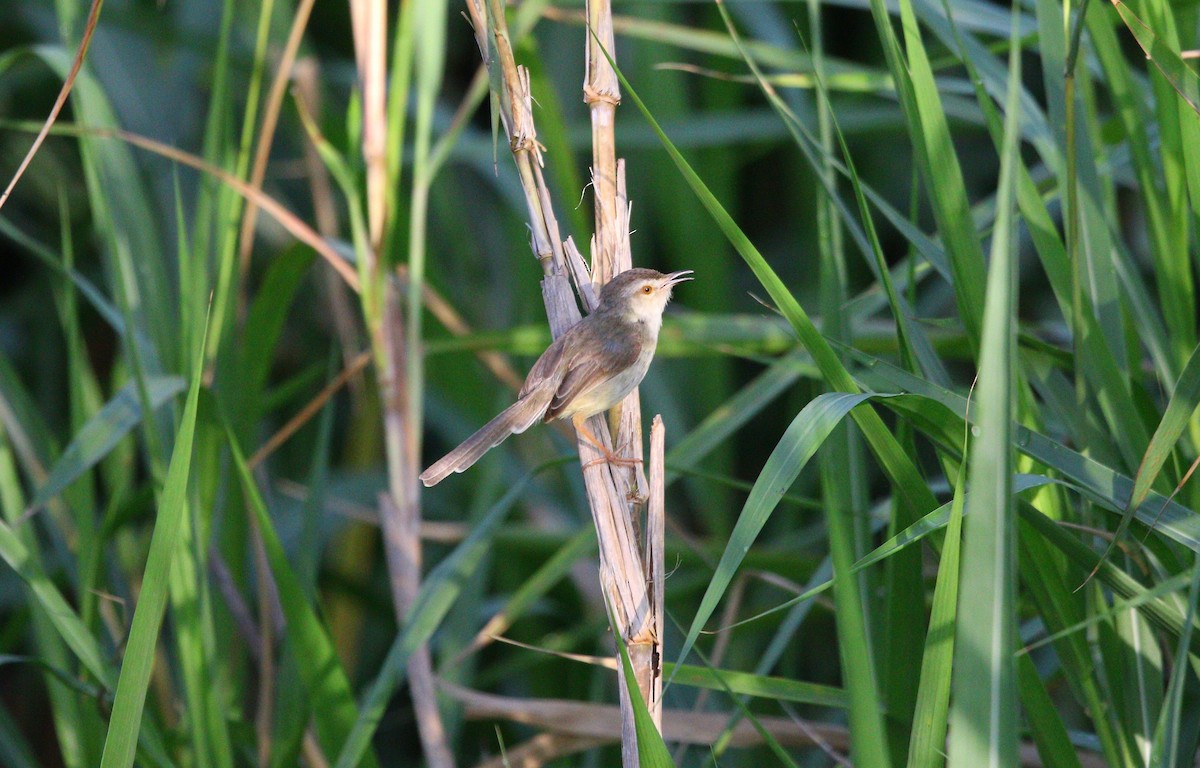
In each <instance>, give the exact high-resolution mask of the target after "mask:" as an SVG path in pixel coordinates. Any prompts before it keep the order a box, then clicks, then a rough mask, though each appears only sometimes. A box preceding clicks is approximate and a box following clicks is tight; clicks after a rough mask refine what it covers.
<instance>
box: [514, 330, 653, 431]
mask: <svg viewBox="0 0 1200 768" xmlns="http://www.w3.org/2000/svg"><path fill="white" fill-rule="evenodd" d="M570 334H575V335H576V337H577V338H576V339H573V340H572V341H571V342H569V343H564V345H563V348H564V350H567V349H570V350H572V351H571V352H570V354H571V359H570V360H566V361H564V362H565V363H566V365H565V366H562V367H563V368H565V369H566V373H565V375H564V376H563V378H562V381H561V382H559V384H558V388H557V390H556V391H555V392H554V397H553V398H551V400H550V405H549V407H548V408H546V415H545V416H544V417H543V418H544V419H545V420H546V421H550V420H551V419H556V418H559V416H561V415H562V413H563V411H564V410H568V409H569V407H570V405H571V403H572V401H574V399H575V398H576V397H578V396H580V395H582V394H584V393H586V392H587V391H588V390H590V389H591V388H592V387H595V386H596V385H598V384H600V383H602V382H604V381H607V380H608V379H609V378H611V377H612V376H613V375H614V374H616V373H619V372H620V371H623V370H625V369H626V368H628V367H629V366H631V365H633V364H634V362H636V361H637V359H638V355H640V354H641V351H642V343H643V342H642V340H641V339H640V338H639V334H636V333H630V332H629V329H625V328H621V329H611V328H606V327H605V326H604V324H603V323H580V324H579V325H577V326H575V327H574V328H572V329H571V330H570V331H567V333H566V334H564V335H563V336H562V338H560V339H559V341H564V340H565V339H566V338H567V336H568V335H570ZM556 343H557V342H556ZM547 352H549V350H547ZM538 362H541V361H540V360H539V361H538ZM535 368H536V366H535ZM531 373H532V372H531Z"/></svg>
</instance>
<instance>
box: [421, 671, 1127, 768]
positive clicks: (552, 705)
mask: <svg viewBox="0 0 1200 768" xmlns="http://www.w3.org/2000/svg"><path fill="white" fill-rule="evenodd" d="M438 687H439V688H440V689H441V690H442V692H443V693H445V694H446V695H448V696H449V697H450V698H452V699H454V700H456V701H458V702H459V703H461V704H462V705H463V708H464V710H465V714H466V717H467V719H468V720H508V721H510V722H514V723H521V724H524V725H528V726H532V727H534V728H538V729H539V730H543V731H546V732H547V733H552V734H558V735H560V736H571V737H574V738H580V739H595V740H597V741H599V742H602V743H612V742H613V741H615V740H616V738H617V737H616V734H617V731H618V730H619V728H620V723H619V719H620V717H621V714H620V712H619V711H618V710H617V708H616V707H614V706H611V705H608V704H592V703H589V702H581V701H566V700H562V699H529V698H521V697H516V696H498V695H496V694H492V693H483V692H481V691H475V690H472V689H470V688H464V687H461V686H458V685H453V684H451V683H447V682H446V681H444V680H443V681H439V683H438ZM755 719H756V720H757V723H751V722H749V721H748V720H742V721H741V722H739V723H738V724H737V725H736V726H735V727H734V729H733V733H732V735H731V738H730V739H729V742H728V746H730V747H733V748H745V747H758V746H762V745H763V744H764V743H765V739H764V738H763V733H762V732H763V731H765V732H767V733H769V734H771V737H772V738H773V739H775V741H777V742H778V743H779V744H780V746H783V747H811V748H818V749H834V750H837V751H839V752H843V753H844V752H847V751H849V749H850V732H849V729H847V728H846V727H845V726H844V725H834V724H831V723H818V722H813V721H808V720H799V719H798V718H790V717H778V716H766V715H758V716H756V718H755ZM728 725H729V715H728V714H727V713H724V712H692V711H688V710H677V709H669V710H666V711H665V712H664V713H663V737H664V738H665V739H666V740H667V741H678V742H681V743H685V744H697V745H704V746H707V745H711V744H712V743H713V742H715V741H716V740H717V739H718V738H720V737H721V735H722V734H723V733H724V732H725V729H726V728H727V727H728ZM760 728H761V731H760V730H759V729H760ZM1075 754H1076V756H1077V757H1078V758H1079V765H1080V766H1081V768H1104V766H1105V762H1104V759H1103V757H1102V756H1101V755H1098V754H1096V753H1095V752H1091V751H1087V750H1083V749H1079V750H1076V752H1075ZM1019 764H1020V765H1021V766H1022V768H1041V766H1043V765H1044V763H1043V762H1042V759H1041V756H1040V755H1039V754H1038V751H1037V745H1036V744H1034V743H1033V742H1032V741H1022V742H1021V745H1020V758H1019Z"/></svg>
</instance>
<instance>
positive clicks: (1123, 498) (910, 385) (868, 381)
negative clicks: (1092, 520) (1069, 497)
mask: <svg viewBox="0 0 1200 768" xmlns="http://www.w3.org/2000/svg"><path fill="white" fill-rule="evenodd" d="M843 351H844V353H845V354H846V355H847V356H848V357H850V358H852V359H855V360H859V361H861V362H862V363H863V364H864V365H865V366H866V368H864V369H863V370H861V371H858V372H857V373H856V374H855V375H856V376H857V377H858V378H859V379H860V380H861V381H862V383H863V385H864V386H869V387H876V388H879V389H883V390H903V391H905V392H909V393H911V394H912V395H919V396H920V398H891V399H889V400H887V401H886V402H887V403H889V404H892V405H893V408H894V410H897V411H900V412H902V413H905V414H906V415H907V416H912V415H913V413H911V412H909V411H908V410H907V409H908V407H909V405H910V404H911V403H913V402H919V400H920V399H927V400H931V401H934V402H937V403H940V404H941V405H943V406H945V407H946V409H947V410H948V411H949V412H948V413H947V412H945V411H941V410H940V409H938V411H936V412H935V411H933V410H927V411H924V412H922V413H921V419H919V420H917V421H918V428H920V429H922V430H923V431H926V432H929V431H930V430H931V429H937V430H940V431H941V432H954V433H955V434H957V433H958V432H959V431H961V429H962V424H961V421H959V420H961V419H963V418H964V417H966V416H967V400H966V398H965V397H963V396H961V395H959V394H957V393H955V392H951V391H950V390H948V389H945V388H943V387H939V386H937V385H936V384H933V383H931V382H929V381H926V380H925V379H922V378H920V377H919V376H914V375H912V374H911V373H909V372H907V371H904V370H902V369H900V368H897V367H896V366H893V365H891V364H890V363H888V362H887V361H885V360H880V359H879V358H876V357H871V356H870V355H865V354H863V353H861V352H859V351H857V350H852V349H850V348H848V347H845V348H843ZM971 416H972V421H974V418H973V417H974V412H973V413H972V414H971ZM927 419H932V420H933V421H932V422H930V421H926V420H927ZM1014 429H1015V433H1014V434H1015V436H1016V440H1015V442H1016V446H1017V450H1019V451H1020V452H1021V453H1023V454H1025V455H1026V456H1029V457H1030V458H1033V459H1036V460H1037V461H1039V462H1041V463H1042V464H1044V465H1046V466H1047V467H1050V468H1051V469H1054V470H1056V471H1058V472H1060V473H1061V474H1062V475H1063V476H1064V477H1066V478H1067V479H1069V480H1070V481H1071V483H1072V484H1073V486H1074V488H1075V490H1077V491H1079V492H1081V493H1083V494H1084V495H1085V496H1087V498H1089V499H1090V500H1092V501H1093V502H1095V503H1096V504H1098V505H1099V506H1101V507H1102V508H1104V509H1107V510H1108V511H1109V512H1116V513H1118V514H1120V513H1121V511H1122V510H1124V509H1125V506H1126V504H1127V502H1128V500H1129V498H1130V495H1131V494H1132V492H1133V480H1132V479H1130V478H1129V477H1127V476H1126V475H1122V474H1121V473H1119V472H1116V471H1114V470H1113V469H1112V468H1110V467H1108V466H1106V465H1104V464H1101V463H1100V462H1098V461H1095V460H1094V459H1091V458H1088V457H1087V456H1084V455H1083V454H1081V453H1079V452H1077V451H1074V450H1072V449H1070V448H1068V447H1067V446H1065V445H1063V444H1062V443H1059V442H1058V441H1056V440H1052V439H1051V438H1049V437H1046V436H1045V435H1042V434H1039V433H1037V432H1034V431H1033V430H1031V429H1027V428H1025V427H1022V426H1019V425H1015V426H1014ZM1134 517H1136V518H1137V519H1138V521H1139V522H1141V523H1143V524H1145V525H1146V526H1147V527H1149V528H1152V529H1153V530H1155V531H1157V532H1159V533H1161V534H1163V535H1165V536H1167V537H1168V538H1170V539H1173V540H1175V541H1177V542H1179V543H1180V544H1183V545H1184V546H1185V547H1187V548H1188V549H1190V550H1192V551H1193V552H1200V515H1198V514H1197V513H1196V512H1195V511H1193V510H1191V509H1188V508H1187V507H1185V506H1183V505H1182V504H1179V503H1178V502H1176V501H1174V500H1173V499H1169V498H1167V497H1165V496H1162V495H1159V494H1157V493H1154V492H1153V491H1151V492H1150V493H1149V494H1147V496H1146V501H1144V502H1143V503H1142V505H1141V506H1139V507H1138V508H1137V509H1136V511H1135V512H1134ZM1090 562H1091V564H1092V565H1094V564H1095V560H1092V561H1090ZM1089 567H1090V566H1089Z"/></svg>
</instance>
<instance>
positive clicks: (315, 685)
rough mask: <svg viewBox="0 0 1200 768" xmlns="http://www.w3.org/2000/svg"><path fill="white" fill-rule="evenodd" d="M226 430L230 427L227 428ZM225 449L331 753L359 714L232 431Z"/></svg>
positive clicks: (365, 761) (370, 760)
mask: <svg viewBox="0 0 1200 768" xmlns="http://www.w3.org/2000/svg"><path fill="white" fill-rule="evenodd" d="M227 429H229V428H228V427H227ZM228 439H229V448H230V453H231V455H232V458H233V462H234V466H235V468H236V470H237V473H238V477H239V479H240V480H241V484H242V493H243V494H244V495H245V497H246V502H247V504H249V506H250V512H251V513H252V514H253V515H254V516H255V517H256V518H257V520H258V530H259V533H260V534H261V536H262V544H263V549H264V550H265V552H266V555H267V562H268V564H269V565H270V567H271V575H272V576H273V577H274V578H275V586H276V588H277V589H278V590H279V603H280V607H281V608H282V610H283V615H284V618H285V620H286V621H287V627H288V643H287V648H288V649H289V650H290V651H292V652H293V653H294V655H295V665H296V669H297V671H298V672H299V673H300V681H301V683H302V684H303V685H304V687H305V688H306V689H307V692H308V695H309V700H310V703H311V705H312V708H313V724H314V728H315V731H316V734H317V741H318V742H319V743H320V745H321V748H322V749H323V750H324V751H325V753H326V754H336V753H337V752H338V750H340V749H341V748H342V746H343V745H344V744H345V743H346V741H347V739H348V738H349V733H350V729H351V726H352V724H353V722H354V719H355V717H356V716H357V713H358V708H357V706H356V705H355V703H354V694H353V692H352V690H351V688H350V681H349V679H348V678H347V677H346V671H345V670H344V669H343V668H342V664H341V661H340V660H339V659H338V656H337V653H336V651H335V650H334V647H333V643H332V642H330V639H329V635H328V634H327V632H326V630H325V628H324V627H323V626H322V624H321V620H320V619H319V618H318V617H317V613H316V611H315V610H313V607H312V605H310V604H309V601H308V597H307V594H306V592H305V590H304V585H303V584H302V583H301V582H300V580H299V579H298V578H297V577H296V574H295V572H294V571H293V570H292V568H291V566H290V565H289V564H288V561H287V555H286V554H285V553H284V550H283V544H282V543H281V542H280V540H279V534H278V533H276V531H275V526H274V524H273V523H272V522H271V517H270V515H269V514H267V507H266V504H265V503H263V500H262V496H261V494H260V493H259V492H258V486H257V485H256V484H255V482H254V478H253V477H251V476H250V470H249V468H248V467H247V466H246V459H245V457H244V456H243V455H242V451H241V449H240V448H239V447H238V445H237V442H236V438H235V437H234V435H233V433H232V431H229V432H228ZM353 765H357V766H375V765H377V763H376V761H375V758H374V755H372V754H365V750H364V754H360V756H359V760H357V761H355V762H354V763H353Z"/></svg>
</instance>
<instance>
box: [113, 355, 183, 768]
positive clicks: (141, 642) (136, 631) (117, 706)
mask: <svg viewBox="0 0 1200 768" xmlns="http://www.w3.org/2000/svg"><path fill="white" fill-rule="evenodd" d="M199 351H200V354H203V349H202V348H201V349H200V350H199ZM202 373H203V366H202V365H201V364H200V356H199V355H198V356H197V358H196V361H195V363H194V365H193V368H192V380H191V383H190V385H189V388H188V396H187V405H186V406H185V408H184V412H183V418H182V420H181V421H180V423H179V432H178V434H177V435H176V439H175V447H174V449H173V450H172V452H171V462H170V464H169V465H168V467H167V474H166V478H165V480H164V483H163V490H162V496H161V499H160V502H159V504H158V514H157V516H156V518H155V523H154V533H153V535H152V537H151V539H150V552H149V555H148V556H147V559H146V570H145V573H144V575H143V578H142V592H141V595H140V596H139V598H138V602H137V607H136V608H135V609H134V614H133V626H132V628H131V629H130V631H129V640H128V642H127V643H126V646H125V655H124V660H123V661H122V663H121V675H120V677H119V678H118V680H117V690H116V697H115V699H114V701H113V710H112V716H111V718H110V720H109V726H108V737H107V738H106V739H105V742H104V755H103V757H102V758H101V761H100V766H101V768H130V767H131V766H132V765H133V759H134V755H135V753H136V750H137V740H138V732H139V731H140V729H141V725H142V710H143V708H144V707H145V704H146V692H147V686H148V685H149V683H150V669H151V667H152V666H153V664H154V655H155V648H156V647H157V645H158V632H159V629H160V628H161V626H162V619H163V613H164V612H165V610H166V604H167V584H168V574H169V571H170V568H171V563H172V560H173V559H174V557H175V550H176V548H177V547H178V546H179V543H180V529H181V528H182V526H184V525H187V524H188V521H187V518H188V514H187V513H188V503H187V486H188V476H189V474H190V472H191V465H192V440H193V437H194V435H195V432H196V409H197V404H198V402H199V397H200V378H201V374H202Z"/></svg>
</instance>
